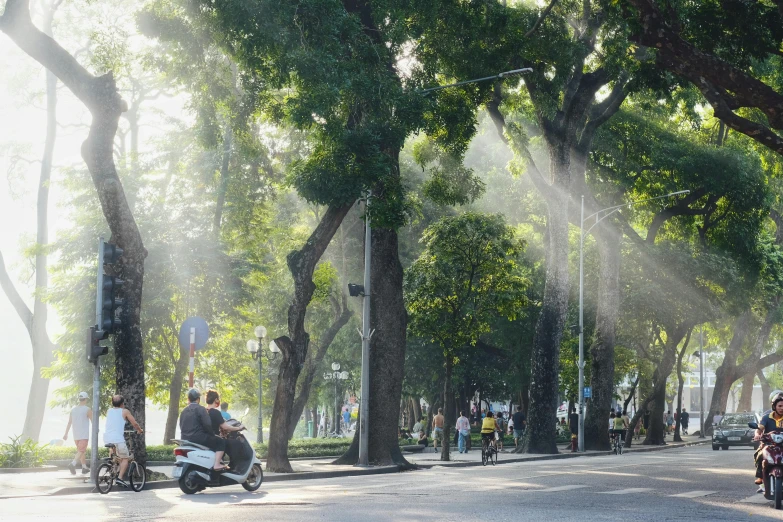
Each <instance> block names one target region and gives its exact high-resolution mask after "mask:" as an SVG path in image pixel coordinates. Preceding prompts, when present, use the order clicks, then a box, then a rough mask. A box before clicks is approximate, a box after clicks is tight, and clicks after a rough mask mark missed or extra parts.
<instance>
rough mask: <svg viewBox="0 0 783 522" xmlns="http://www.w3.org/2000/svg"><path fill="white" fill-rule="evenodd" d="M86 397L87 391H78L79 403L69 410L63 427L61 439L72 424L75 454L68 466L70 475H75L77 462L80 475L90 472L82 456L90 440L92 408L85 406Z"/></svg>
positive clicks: (65, 436) (66, 436)
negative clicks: (80, 468)
mask: <svg viewBox="0 0 783 522" xmlns="http://www.w3.org/2000/svg"><path fill="white" fill-rule="evenodd" d="M87 399H89V396H88V395H87V392H80V393H79V405H78V406H74V407H73V409H72V410H71V415H70V417H68V426H66V427H65V435H63V440H68V430H70V429H71V426H73V441H74V442H75V443H76V456H74V457H73V460H72V461H71V463H70V465H69V466H68V469H70V470H71V475H76V465H77V464H78V463H79V462H81V464H82V475H86V474H87V473H89V472H90V468H88V467H87V459H86V457H85V456H84V453H85V452H86V451H87V442H88V441H89V440H90V419H91V418H92V410H91V409H90V407H89V406H87Z"/></svg>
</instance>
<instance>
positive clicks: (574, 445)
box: [568, 406, 605, 453]
mask: <svg viewBox="0 0 783 522" xmlns="http://www.w3.org/2000/svg"><path fill="white" fill-rule="evenodd" d="M604 411H605V410H604ZM568 424H569V426H568V427H569V428H570V431H571V453H573V452H575V451H577V450H578V449H579V415H577V413H576V408H575V407H573V406H571V413H570V414H569V415H568Z"/></svg>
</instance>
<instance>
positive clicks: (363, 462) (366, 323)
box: [357, 191, 372, 466]
mask: <svg viewBox="0 0 783 522" xmlns="http://www.w3.org/2000/svg"><path fill="white" fill-rule="evenodd" d="M371 195H372V194H371V192H370V191H367V198H366V199H365V203H364V296H363V297H362V332H361V334H362V386H361V387H362V392H361V393H362V402H361V404H360V405H359V462H358V463H357V464H358V465H359V466H369V451H368V448H367V445H368V441H369V436H368V429H369V425H370V424H369V418H368V417H369V415H370V337H372V332H370V296H371V295H372V292H371V291H370V275H371V274H370V265H371V261H372V230H371V228H370V212H369V207H370V197H371Z"/></svg>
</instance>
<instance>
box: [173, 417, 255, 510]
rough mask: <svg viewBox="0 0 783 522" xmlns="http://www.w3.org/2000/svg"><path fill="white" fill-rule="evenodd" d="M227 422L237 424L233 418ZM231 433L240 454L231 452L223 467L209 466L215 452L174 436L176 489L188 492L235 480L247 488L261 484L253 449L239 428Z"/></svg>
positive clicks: (230, 482) (196, 491)
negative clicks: (238, 444) (239, 442)
mask: <svg viewBox="0 0 783 522" xmlns="http://www.w3.org/2000/svg"><path fill="white" fill-rule="evenodd" d="M228 422H234V423H237V425H238V424H239V423H238V421H235V420H233V419H232V420H230V421H228ZM232 435H233V436H234V437H236V438H237V439H238V440H240V441H242V443H243V444H242V445H241V447H242V451H241V452H240V453H241V455H235V456H232V462H231V469H229V470H226V471H215V470H213V469H212V466H213V465H214V464H215V452H214V451H212V450H211V449H209V448H207V447H206V446H202V445H201V444H195V443H193V442H190V441H187V440H176V439H174V443H175V444H177V446H178V447H177V448H175V449H174V455H175V456H176V457H177V464H176V467H175V468H174V470H173V473H172V476H173V477H174V478H175V479H177V481H178V482H179V489H181V490H182V492H183V493H185V494H187V495H192V494H193V493H198V492H199V491H203V490H204V489H206V488H213V487H220V486H233V485H236V484H241V485H242V487H243V488H245V489H246V490H248V491H255V490H257V489H258V488H259V487H261V483H262V482H263V481H264V472H263V470H262V469H261V461H260V460H258V456H257V455H256V452H255V450H253V447H252V446H251V445H250V443H249V442H248V441H247V439H246V438H245V437H244V436H243V435H241V434H240V433H239V432H232Z"/></svg>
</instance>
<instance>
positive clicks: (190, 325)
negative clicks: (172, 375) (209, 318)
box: [179, 317, 209, 388]
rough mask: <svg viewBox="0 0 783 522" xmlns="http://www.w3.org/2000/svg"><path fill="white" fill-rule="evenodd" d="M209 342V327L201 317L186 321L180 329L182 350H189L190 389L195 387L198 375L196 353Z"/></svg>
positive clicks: (190, 318)
mask: <svg viewBox="0 0 783 522" xmlns="http://www.w3.org/2000/svg"><path fill="white" fill-rule="evenodd" d="M208 340H209V325H208V324H207V322H206V321H205V320H204V319H202V318H201V317H189V318H187V319H185V322H183V323H182V326H181V327H180V328H179V345H180V346H181V347H182V349H183V350H184V349H187V350H189V353H190V363H189V365H188V387H189V388H192V387H193V381H194V378H195V373H196V351H198V350H201V349H202V348H204V346H206V345H207V341H208Z"/></svg>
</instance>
